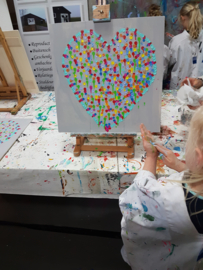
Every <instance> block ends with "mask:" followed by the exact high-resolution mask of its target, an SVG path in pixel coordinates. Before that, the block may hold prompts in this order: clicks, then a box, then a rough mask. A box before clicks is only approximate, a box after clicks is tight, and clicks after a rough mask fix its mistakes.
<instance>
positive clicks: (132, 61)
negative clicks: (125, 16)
mask: <svg viewBox="0 0 203 270" xmlns="http://www.w3.org/2000/svg"><path fill="white" fill-rule="evenodd" d="M155 51H156V49H155V47H154V46H153V44H152V42H151V41H150V40H149V39H148V38H147V37H146V36H144V35H143V34H142V33H140V32H139V31H138V30H137V29H135V28H131V29H128V28H126V29H124V28H123V29H120V30H119V31H118V32H116V36H115V37H114V38H113V39H111V43H110V44H108V43H107V42H106V41H104V39H103V38H102V36H101V35H99V34H97V33H96V32H95V31H93V30H81V31H80V32H79V33H77V34H76V35H74V36H73V38H72V39H71V40H70V41H69V43H68V44H67V47H66V48H65V51H64V54H63V57H62V68H63V71H64V76H65V78H66V79H67V81H68V84H69V86H70V88H71V89H72V91H73V93H74V95H75V97H76V99H77V100H78V102H79V103H80V104H81V105H82V106H83V108H84V109H85V110H86V112H87V113H88V114H89V115H90V116H91V117H92V118H93V119H94V121H95V122H96V123H97V124H98V126H101V127H103V128H104V129H105V131H106V132H109V131H110V130H111V128H113V127H115V126H118V125H119V123H121V122H122V121H123V120H124V119H125V118H126V117H127V116H128V115H129V113H130V111H131V110H132V109H133V107H134V106H135V104H137V103H138V102H139V101H140V100H141V99H142V97H143V96H144V95H145V94H146V93H147V91H148V88H149V86H150V85H151V84H152V83H153V81H154V79H155V75H156V73H157V67H156V55H155ZM144 105H145V104H144Z"/></svg>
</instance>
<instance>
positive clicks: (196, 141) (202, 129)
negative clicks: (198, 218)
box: [172, 106, 203, 216]
mask: <svg viewBox="0 0 203 270" xmlns="http://www.w3.org/2000/svg"><path fill="white" fill-rule="evenodd" d="M197 147H198V148H199V149H201V150H202V151H203V106H201V107H200V108H199V109H197V110H196V112H195V113H194V115H193V117H192V120H191V122H190V129H189V134H188V139H187V148H188V149H187V151H188V152H189V153H190V154H191V155H193V154H194V153H192V152H193V151H194V152H195V148H197ZM201 181H203V164H202V166H201V168H200V169H199V170H198V171H197V172H191V171H185V172H184V176H183V179H182V181H173V180H172V182H176V183H177V182H179V184H181V183H184V184H194V183H198V182H201ZM185 189H186V198H187V195H188V192H190V191H191V188H190V186H189V185H188V186H187V187H185ZM200 193H201V194H202V193H203V190H201V191H200V192H199V193H196V195H194V196H192V197H191V198H192V201H191V202H190V205H191V203H192V202H193V201H194V200H195V199H197V197H198V195H200ZM191 198H190V199H191ZM202 212H203V210H201V211H199V212H194V213H190V216H193V215H196V214H199V213H202Z"/></svg>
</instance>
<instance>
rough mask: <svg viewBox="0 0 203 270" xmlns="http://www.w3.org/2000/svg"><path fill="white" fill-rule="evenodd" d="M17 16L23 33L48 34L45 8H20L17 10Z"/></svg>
mask: <svg viewBox="0 0 203 270" xmlns="http://www.w3.org/2000/svg"><path fill="white" fill-rule="evenodd" d="M19 15H20V22H21V27H22V32H23V33H29V34H30V33H40V32H42V33H44V32H48V21H47V11H46V7H44V6H38V7H35V6H33V7H28V8H26V7H25V8H24V7H22V8H20V9H19Z"/></svg>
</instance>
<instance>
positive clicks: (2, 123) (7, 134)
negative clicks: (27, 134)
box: [0, 118, 32, 160]
mask: <svg viewBox="0 0 203 270" xmlns="http://www.w3.org/2000/svg"><path fill="white" fill-rule="evenodd" d="M31 120H32V119H31V118H30V119H17V118H14V119H8V118H0V160H1V158H2V157H3V156H4V155H5V154H6V152H7V151H8V150H9V149H10V147H11V146H12V145H13V144H14V143H15V141H16V140H17V139H18V137H19V136H20V134H21V133H22V132H23V131H24V129H25V128H26V127H27V126H28V125H29V123H30V122H31Z"/></svg>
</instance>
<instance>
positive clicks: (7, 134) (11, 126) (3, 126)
mask: <svg viewBox="0 0 203 270" xmlns="http://www.w3.org/2000/svg"><path fill="white" fill-rule="evenodd" d="M18 130H20V125H19V124H18V123H17V122H15V121H12V120H8V121H0V144H2V143H4V142H6V141H8V140H9V139H10V138H11V137H12V136H13V135H14V134H16V133H17V131H18Z"/></svg>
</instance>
